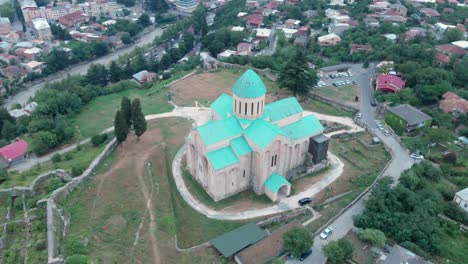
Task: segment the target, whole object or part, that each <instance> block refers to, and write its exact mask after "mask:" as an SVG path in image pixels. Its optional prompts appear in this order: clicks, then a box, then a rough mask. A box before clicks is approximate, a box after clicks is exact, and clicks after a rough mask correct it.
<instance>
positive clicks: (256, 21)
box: [247, 15, 263, 28]
mask: <svg viewBox="0 0 468 264" xmlns="http://www.w3.org/2000/svg"><path fill="white" fill-rule="evenodd" d="M262 23H263V18H262V16H259V15H250V16H248V17H247V27H248V28H259V27H260V26H261V25H262Z"/></svg>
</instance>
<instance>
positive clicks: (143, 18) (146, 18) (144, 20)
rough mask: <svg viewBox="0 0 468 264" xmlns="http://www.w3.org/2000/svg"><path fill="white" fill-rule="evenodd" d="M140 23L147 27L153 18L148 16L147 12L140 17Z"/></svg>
mask: <svg viewBox="0 0 468 264" xmlns="http://www.w3.org/2000/svg"><path fill="white" fill-rule="evenodd" d="M138 23H139V24H140V25H141V26H142V27H147V26H149V25H151V20H150V17H149V16H148V14H146V13H143V14H141V16H140V17H139V18H138Z"/></svg>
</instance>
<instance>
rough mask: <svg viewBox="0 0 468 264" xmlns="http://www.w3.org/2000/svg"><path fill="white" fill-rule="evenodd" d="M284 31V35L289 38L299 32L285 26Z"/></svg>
mask: <svg viewBox="0 0 468 264" xmlns="http://www.w3.org/2000/svg"><path fill="white" fill-rule="evenodd" d="M282 31H283V32H284V36H285V37H286V38H287V39H290V38H292V37H294V34H296V33H297V29H291V28H283V29H282Z"/></svg>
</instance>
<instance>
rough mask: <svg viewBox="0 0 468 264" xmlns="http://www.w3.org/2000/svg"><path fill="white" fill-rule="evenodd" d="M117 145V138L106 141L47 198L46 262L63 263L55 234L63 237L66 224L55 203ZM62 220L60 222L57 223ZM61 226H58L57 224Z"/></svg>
mask: <svg viewBox="0 0 468 264" xmlns="http://www.w3.org/2000/svg"><path fill="white" fill-rule="evenodd" d="M116 146H117V140H116V139H115V138H113V139H112V140H111V141H110V142H109V143H107V145H106V148H105V149H104V150H103V151H102V152H101V154H99V155H98V156H97V157H96V158H95V159H94V160H93V161H92V162H91V164H90V165H89V166H88V168H87V169H86V170H85V171H84V172H83V173H82V174H81V175H80V176H78V177H76V178H73V179H72V180H71V181H69V182H68V183H67V184H66V185H65V186H63V187H61V188H59V189H57V190H55V191H54V192H52V194H51V195H50V197H49V198H48V199H47V255H48V264H56V263H64V259H63V257H62V256H61V255H60V254H59V252H58V251H59V250H58V249H59V247H60V245H59V244H58V242H57V241H58V239H57V236H60V237H61V238H63V236H64V233H65V230H66V225H67V223H64V221H63V219H64V218H63V215H62V210H60V209H58V208H57V203H58V202H61V201H63V200H64V199H65V198H66V197H67V196H68V194H70V193H71V192H72V191H73V190H74V189H75V188H76V187H78V186H79V185H80V184H81V183H83V182H84V181H86V180H88V179H89V178H90V177H91V176H92V175H93V173H94V171H95V170H96V168H97V167H98V166H99V165H100V164H101V163H102V161H103V160H105V159H106V158H107V157H108V156H109V155H110V154H111V153H112V151H113V150H114V149H115V147H116ZM58 221H62V222H61V223H57V222H58ZM59 224H60V226H63V228H59V226H58V225H59Z"/></svg>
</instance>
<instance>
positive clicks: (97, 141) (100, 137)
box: [91, 134, 107, 147]
mask: <svg viewBox="0 0 468 264" xmlns="http://www.w3.org/2000/svg"><path fill="white" fill-rule="evenodd" d="M106 140H107V134H97V135H94V136H93V137H92V138H91V143H92V144H93V146H95V147H97V146H99V145H101V144H102V143H104V142H106Z"/></svg>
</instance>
